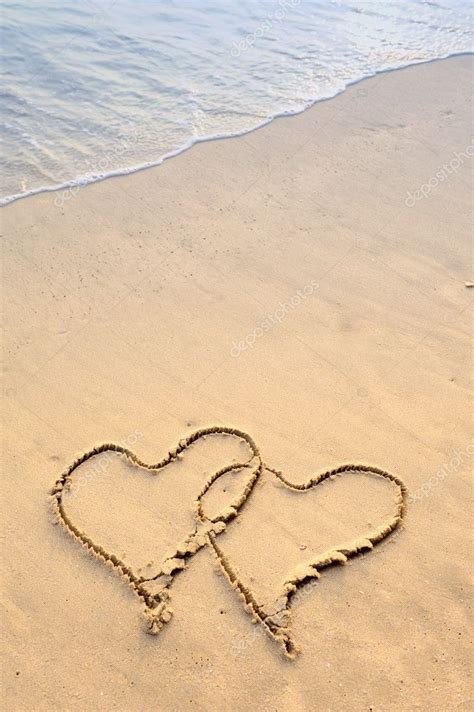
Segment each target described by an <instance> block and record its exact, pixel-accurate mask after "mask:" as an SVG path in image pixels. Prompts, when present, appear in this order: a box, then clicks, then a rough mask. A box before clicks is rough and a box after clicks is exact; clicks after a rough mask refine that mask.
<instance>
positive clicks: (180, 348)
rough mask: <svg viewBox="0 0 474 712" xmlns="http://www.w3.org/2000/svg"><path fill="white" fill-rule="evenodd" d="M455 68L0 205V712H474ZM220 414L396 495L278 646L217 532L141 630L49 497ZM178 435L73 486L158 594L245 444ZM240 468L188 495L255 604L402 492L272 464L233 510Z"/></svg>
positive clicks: (312, 591) (461, 175)
mask: <svg viewBox="0 0 474 712" xmlns="http://www.w3.org/2000/svg"><path fill="white" fill-rule="evenodd" d="M471 81H472V58H471V57H469V56H459V57H452V58H450V59H447V60H440V61H436V62H432V63H426V64H420V65H418V66H414V67H408V68H406V69H401V70H398V71H394V72H389V73H383V74H379V75H376V76H375V77H373V78H371V79H367V80H364V81H362V82H360V83H358V84H355V85H353V86H351V87H349V88H348V89H347V90H346V91H345V92H343V93H342V94H340V95H339V96H337V97H335V98H333V99H330V100H328V101H324V102H319V103H317V104H316V105H315V106H314V107H312V108H311V109H308V110H307V111H305V112H303V113H302V114H299V115H297V116H293V117H287V118H280V119H277V120H275V121H273V122H272V123H271V124H269V125H268V126H265V127H263V128H260V129H258V130H256V131H254V132H252V133H249V134H247V135H245V136H242V137H238V138H232V139H226V140H220V141H211V142H206V143H201V144H198V145H196V146H194V147H193V148H192V149H190V150H189V151H187V152H185V153H183V154H181V155H180V156H178V157H176V158H173V159H170V160H168V161H166V162H165V163H164V164H163V165H162V166H159V167H157V168H152V169H149V170H145V171H142V172H139V173H136V174H134V175H131V176H124V177H119V178H112V179H109V180H106V181H103V182H100V183H95V184H93V185H90V186H87V187H83V188H80V189H76V190H74V191H69V192H68V193H67V194H65V193H62V194H61V196H62V197H61V198H60V199H58V194H57V193H54V192H52V193H44V194H41V195H37V196H34V197H31V198H27V199H25V200H19V201H17V202H14V203H12V204H10V205H8V206H7V207H6V208H4V209H3V211H2V228H3V229H2V232H3V237H4V247H3V303H4V310H5V317H4V324H5V335H4V357H5V359H4V361H5V365H4V373H5V391H4V392H5V398H4V414H5V418H4V457H3V478H2V495H3V512H4V516H3V520H4V526H3V530H4V541H3V547H2V548H3V571H2V581H3V587H2V591H3V595H2V599H3V613H2V620H3V623H4V626H3V639H4V646H5V649H6V652H7V660H8V664H7V665H6V666H5V667H4V669H3V671H2V676H3V698H4V699H3V708H4V709H5V710H8V711H9V712H13V711H15V712H42V711H43V710H45V711H46V710H48V711H51V710H59V711H61V712H63V711H69V710H71V711H73V710H74V711H77V712H89V711H90V712H92V711H96V710H101V711H104V712H111V711H112V710H117V711H120V712H126V711H127V712H142V711H145V710H159V711H161V710H163V711H166V712H168V711H169V712H174V711H175V710H176V712H177V711H178V710H179V711H180V712H181V711H183V710H186V711H187V710H189V711H194V710H196V711H197V710H200V711H201V710H202V711H207V710H222V712H227V711H228V712H234V711H236V710H244V709H245V710H256V711H260V712H283V711H285V712H286V711H287V710H289V711H291V712H293V710H294V711H295V712H300V711H301V712H303V711H305V712H306V711H309V710H317V711H319V710H321V711H324V712H340V711H346V710H347V711H350V712H392V711H393V712H395V711H396V712H411V711H425V710H426V711H428V710H429V711H432V712H447V711H448V710H455V711H462V712H467V710H469V709H472V704H473V697H474V694H473V691H472V683H471V682H470V679H469V673H470V668H471V662H472V654H471V650H472V649H471V647H470V633H469V630H470V629H471V625H472V618H471V614H470V603H471V600H472V597H471V591H470V569H471V565H472V538H471V535H470V532H471V516H470V515H471V511H472V509H471V502H470V498H471V494H472V489H471V476H472V461H473V455H474V445H473V441H472V422H471V417H470V407H469V400H468V393H469V378H470V374H471V350H470V337H471V333H472V323H471V318H470V313H469V309H468V307H469V304H470V300H471V299H472V289H470V288H468V286H467V284H469V283H471V282H472V280H473V274H472V267H471V251H470V250H471V246H470V227H471V222H472V204H471V185H472V184H471V171H472V155H473V148H472V141H471V126H470V124H471V117H472V101H471V99H470V90H471ZM213 426H215V427H217V428H221V427H230V428H236V429H238V430H240V431H243V432H244V433H248V434H249V435H250V436H251V438H252V439H253V441H254V442H255V443H256V445H257V446H258V456H259V457H261V461H262V462H263V463H264V464H265V465H268V466H269V467H271V468H274V469H276V470H278V471H282V472H283V473H284V476H285V478H286V479H287V480H288V481H290V482H291V483H295V484H298V483H300V484H301V483H305V482H307V481H308V480H309V478H310V477H312V476H314V475H315V474H317V473H318V472H322V471H325V470H329V469H333V468H337V467H338V466H339V465H340V464H342V463H362V464H365V465H371V466H376V467H378V468H381V469H382V470H384V471H388V472H389V473H393V474H394V475H395V477H396V478H399V479H400V481H401V482H403V483H404V485H406V488H407V490H408V495H407V501H408V506H407V508H406V512H405V515H404V517H403V521H402V524H401V525H400V526H398V527H397V529H396V531H394V532H393V533H392V534H391V536H389V537H387V538H386V539H384V540H383V541H382V542H381V543H379V544H377V546H375V547H374V549H373V550H372V551H369V550H368V551H367V552H366V553H364V554H363V555H362V556H357V557H352V558H349V560H348V561H347V563H346V564H345V565H340V566H331V567H330V568H327V570H323V571H321V572H320V573H321V577H320V579H319V580H316V578H314V579H311V580H309V581H308V583H307V585H306V586H305V587H303V588H301V590H300V592H299V595H298V596H297V597H295V600H294V601H293V603H292V605H291V608H290V610H291V633H292V636H293V638H294V640H295V641H296V643H297V646H298V649H299V652H298V654H297V655H295V657H294V658H293V659H289V658H288V657H285V655H283V654H282V650H281V648H280V646H279V645H278V644H277V641H275V640H273V639H272V638H271V636H270V635H267V634H265V631H264V630H263V628H262V625H260V623H259V621H257V622H256V623H253V622H252V617H255V616H254V615H253V613H252V610H250V613H249V611H248V610H246V608H245V606H244V601H243V599H242V596H241V595H239V593H238V591H236V590H235V587H233V586H231V585H230V583H229V581H228V580H227V578H226V575H225V574H223V572H222V570H221V568H220V566H219V561H218V560H216V557H215V551H212V550H211V547H210V546H208V545H204V546H202V547H201V548H199V550H198V551H196V553H195V554H194V555H192V556H189V559H187V563H188V565H187V567H186V568H185V570H183V571H182V572H181V573H179V575H177V576H176V578H175V581H174V582H173V585H172V588H171V589H170V593H171V598H170V603H169V607H170V613H169V615H170V616H171V613H172V617H171V619H170V620H169V621H164V624H163V628H162V630H161V631H160V633H159V635H148V634H147V631H146V621H144V619H143V615H142V611H143V601H141V600H140V599H139V597H138V596H136V595H135V593H134V590H132V588H131V587H130V586H128V585H127V582H126V581H124V580H123V577H122V578H121V577H120V576H118V575H117V572H116V571H115V570H114V568H117V567H116V566H112V567H111V566H106V565H104V563H103V562H102V561H99V560H98V559H97V557H94V556H90V555H89V553H88V552H87V551H85V550H84V548H83V547H81V546H80V545H79V544H78V542H77V541H74V540H73V539H72V538H71V537H69V536H68V534H67V532H66V531H65V530H64V528H63V527H61V526H58V525H57V522H55V519H54V513H53V511H52V507H51V496H50V493H51V488H52V487H53V485H54V483H55V482H56V481H57V480H58V478H59V477H60V475H61V473H63V472H65V470H66V469H67V468H68V467H69V466H70V465H71V463H73V462H74V460H75V459H76V458H78V457H79V456H80V455H81V454H82V453H84V452H87V451H89V450H91V448H93V447H94V446H97V445H100V444H101V443H117V444H120V445H122V446H123V447H126V448H128V449H130V450H131V451H133V452H134V453H136V455H137V456H138V457H139V458H140V459H141V460H142V461H143V462H144V463H157V462H158V461H160V460H162V458H164V457H165V456H166V455H167V453H168V452H169V451H170V449H172V448H175V447H176V446H177V444H178V443H179V442H180V441H181V440H182V439H183V438H186V437H188V436H190V434H191V433H193V432H195V431H198V430H199V429H203V428H209V427H213ZM183 447H184V446H183ZM175 455H176V457H173V458H172V461H171V462H170V464H169V465H167V466H166V467H163V468H162V469H161V470H160V471H158V472H156V473H155V474H150V472H149V471H147V470H146V469H144V468H143V467H140V466H138V465H135V464H133V463H130V462H127V461H126V460H125V459H124V458H123V457H120V456H119V454H117V453H110V452H108V453H107V452H104V453H102V454H99V455H98V456H97V457H96V458H95V460H94V466H90V463H85V464H84V465H81V466H80V467H79V468H78V471H77V474H78V475H79V476H80V477H81V479H80V481H79V479H78V480H74V481H73V482H72V486H71V489H70V490H69V491H67V492H66V491H65V492H64V502H65V505H64V506H65V507H66V508H67V511H68V514H69V516H70V518H71V521H73V522H74V525H75V526H76V527H77V529H78V530H79V531H80V532H83V533H85V535H86V536H88V537H90V539H91V540H92V541H94V542H98V543H99V544H100V546H101V547H103V549H104V550H105V551H107V552H109V553H110V554H113V555H114V556H115V557H116V559H117V561H120V562H123V563H124V564H125V565H126V567H127V571H133V573H134V575H135V576H136V577H137V580H138V579H142V580H147V581H148V583H145V584H143V585H144V586H145V587H146V586H148V587H149V590H150V591H152V593H154V592H155V590H156V589H153V585H154V584H150V579H153V578H154V577H155V576H162V575H165V574H163V569H162V567H161V562H162V561H163V560H164V559H165V558H166V557H167V556H169V555H172V554H173V552H174V551H176V549H177V547H179V546H180V545H181V542H183V541H184V540H185V539H186V537H187V536H188V534H189V532H191V531H193V528H194V527H195V525H196V518H195V514H194V503H195V501H196V499H197V498H198V496H199V495H200V493H201V492H202V491H203V488H204V487H205V484H206V481H207V480H208V478H209V477H211V476H212V474H213V473H214V472H216V471H218V470H219V469H220V468H225V467H227V466H228V465H229V463H242V462H244V461H245V460H246V458H248V452H247V449H246V447H245V442H244V441H242V440H241V438H239V437H232V436H229V435H227V436H226V435H222V434H215V435H212V434H209V435H208V436H207V437H206V439H205V440H204V439H202V438H201V439H200V440H199V442H196V443H195V445H193V446H192V447H190V448H189V449H186V450H184V451H183V452H182V453H179V452H178V453H177V454H176V453H175ZM178 455H179V457H178ZM252 462H253V465H255V463H256V462H257V460H253V461H252ZM252 472H253V470H252ZM250 476H251V468H243V469H242V470H240V471H239V472H238V473H234V474H233V473H232V472H229V473H227V474H224V475H223V476H222V477H220V478H219V479H218V480H217V481H216V482H215V483H214V484H213V485H212V487H210V488H209V491H208V492H206V493H205V495H204V496H203V498H202V506H203V508H204V510H205V512H206V513H208V512H211V513H212V514H210V515H209V516H212V518H214V519H218V518H219V516H221V517H222V518H223V520H225V522H224V523H225V524H226V526H225V529H224V527H222V529H223V531H219V532H217V533H216V535H215V541H216V543H217V545H218V547H219V550H220V551H222V552H224V555H225V557H226V561H229V562H232V571H235V572H237V574H238V577H239V581H243V582H245V585H246V589H247V590H248V591H249V592H250V593H249V594H248V595H249V596H251V598H252V600H254V601H256V602H257V603H256V604H255V605H257V604H258V605H260V604H261V605H262V606H263V607H264V608H265V609H266V610H267V609H269V607H271V605H273V603H272V602H275V601H277V600H279V597H281V591H282V586H283V584H284V583H285V582H288V580H289V577H291V576H293V574H294V572H295V571H300V572H301V571H304V567H305V566H306V565H307V564H308V562H310V561H312V560H314V559H315V557H316V558H317V557H318V556H319V555H321V554H323V553H324V552H327V551H333V550H335V549H337V548H338V547H339V549H340V548H341V547H342V546H343V545H345V544H346V543H352V542H354V541H356V542H357V541H359V540H360V539H361V538H362V539H363V538H364V537H366V536H367V532H370V531H372V530H377V528H380V527H383V526H384V523H385V522H387V521H389V522H390V521H391V520H392V519H393V517H394V516H395V515H394V513H395V514H396V513H397V511H399V510H398V509H397V507H398V505H399V502H400V500H399V492H397V487H396V483H394V482H387V481H386V480H384V479H383V478H380V477H373V476H372V477H371V476H369V475H365V474H363V473H352V474H348V475H344V476H342V477H334V476H333V477H332V478H331V479H328V480H326V481H325V482H324V483H321V485H320V486H319V487H313V488H311V489H308V490H305V491H295V490H292V489H289V488H288V487H286V486H285V485H284V483H283V482H282V481H281V480H279V479H278V477H276V476H275V475H274V473H272V472H270V471H269V470H266V469H264V470H263V471H262V473H261V475H260V476H259V477H258V479H257V480H256V481H255V482H254V483H253V487H252V490H251V491H250V492H249V493H248V496H246V499H245V501H243V500H242V493H243V492H244V488H245V482H246V481H247V479H246V478H249V477H250ZM236 498H237V500H239V498H240V500H239V501H240V504H241V505H242V506H241V507H240V508H237V509H236V510H235V511H234V512H229V507H231V505H232V504H233V503H234V502H235V501H236ZM234 514H236V516H234ZM231 515H232V516H231ZM203 541H204V540H203ZM188 553H189V552H188ZM187 556H188V554H187V553H186V556H185V555H184V554H183V557H184V558H183V561H184V560H185V558H186V557H187ZM160 567H161V568H160ZM301 567H303V569H302V568H301ZM122 573H124V572H123V571H122ZM155 584H156V582H155ZM152 589H153V590H152ZM247 603H248V601H247ZM248 607H249V606H247V608H248ZM250 608H252V606H250ZM470 624H471V625H470ZM262 630H263V632H262Z"/></svg>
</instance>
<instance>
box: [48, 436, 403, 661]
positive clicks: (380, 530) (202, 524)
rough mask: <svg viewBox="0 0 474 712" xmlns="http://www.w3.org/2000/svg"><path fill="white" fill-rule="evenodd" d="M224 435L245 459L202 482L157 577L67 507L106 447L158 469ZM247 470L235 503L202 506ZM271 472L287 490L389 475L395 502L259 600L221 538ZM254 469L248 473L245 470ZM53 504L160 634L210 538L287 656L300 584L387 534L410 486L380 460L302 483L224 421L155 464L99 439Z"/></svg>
mask: <svg viewBox="0 0 474 712" xmlns="http://www.w3.org/2000/svg"><path fill="white" fill-rule="evenodd" d="M215 434H218V435H225V436H232V437H234V438H237V439H238V440H239V441H240V442H242V443H243V444H244V445H245V446H246V449H247V451H248V457H247V459H246V460H244V461H243V462H239V463H236V462H233V463H232V464H231V465H227V466H226V467H223V468H221V469H219V470H218V471H217V472H215V473H214V474H213V475H212V476H211V477H209V478H208V480H207V481H206V482H205V484H204V486H203V487H202V489H201V491H200V493H199V495H198V496H197V499H196V501H195V510H194V511H195V514H194V517H195V525H194V527H193V529H192V530H191V531H190V532H189V533H188V534H187V536H186V537H185V539H184V541H182V542H181V543H179V542H178V543H177V544H176V547H175V549H174V552H173V554H172V555H170V556H167V557H166V559H164V560H163V561H162V562H161V564H160V565H159V567H158V571H157V573H155V572H154V574H155V575H153V576H152V577H148V578H146V577H144V576H141V575H140V574H139V571H135V570H133V569H132V567H131V566H130V565H129V564H127V563H125V561H124V560H123V558H120V557H119V556H118V555H117V553H113V552H109V551H108V550H106V548H105V547H104V546H103V545H102V544H101V543H99V542H96V541H93V539H92V538H91V537H90V536H89V535H88V534H87V533H85V532H83V531H81V530H80V529H79V527H78V526H77V525H76V524H75V523H74V521H73V519H72V516H71V514H70V513H68V511H67V507H66V502H65V499H66V498H65V497H64V494H65V493H66V492H67V491H68V490H69V489H70V488H71V485H72V480H73V474H74V473H75V471H76V470H77V469H78V468H79V467H80V466H81V465H83V464H84V463H85V462H87V461H91V460H93V459H94V458H97V457H98V456H100V455H101V454H102V453H116V454H118V455H119V456H121V457H123V458H125V459H126V460H127V462H129V463H131V464H133V465H134V466H135V467H136V468H137V469H139V470H140V469H141V470H142V471H146V472H153V473H155V474H158V473H159V471H160V470H163V469H164V468H166V467H167V466H168V465H170V464H171V463H173V462H174V461H176V460H178V459H181V458H182V453H183V452H184V451H185V450H187V449H188V448H191V447H192V446H193V445H194V444H195V443H196V442H197V441H198V440H201V439H205V438H206V437H207V436H210V435H215ZM242 471H243V472H244V474H245V479H244V482H243V485H242V487H241V491H240V492H239V493H238V494H237V496H236V497H235V498H234V500H233V501H232V502H231V504H230V505H228V506H226V507H225V508H223V509H222V511H220V512H219V513H218V514H217V515H215V516H213V517H209V516H207V515H206V513H205V511H204V505H203V497H204V496H205V494H206V493H207V492H208V491H209V490H210V488H211V487H212V485H213V484H214V483H215V482H217V481H218V480H219V478H221V477H223V476H225V475H227V474H229V473H233V472H242ZM264 471H266V473H268V474H270V475H271V476H272V477H275V478H277V480H278V481H279V483H280V484H281V486H283V487H284V488H287V489H288V490H289V491H293V492H299V493H304V492H308V491H309V490H313V489H314V488H316V487H317V486H318V485H319V484H321V483H322V482H324V481H325V480H327V479H329V478H331V479H333V478H334V476H336V475H342V474H345V473H352V474H357V473H364V474H368V475H372V476H374V477H377V478H383V479H386V480H389V481H390V482H391V483H393V484H394V485H395V486H396V487H397V488H398V494H397V499H396V504H395V510H394V512H393V513H392V515H391V516H390V517H389V518H388V519H387V521H385V522H384V523H383V524H381V525H379V526H378V527H377V528H374V529H372V530H371V531H368V532H366V533H365V534H364V535H363V536H362V537H359V538H357V539H355V540H353V541H351V542H349V543H347V544H344V545H339V546H337V547H336V548H330V549H328V550H326V551H325V552H323V553H322V554H318V555H312V554H311V553H307V552H305V555H304V556H302V560H301V563H300V564H299V565H298V566H296V567H295V569H294V570H293V572H292V573H290V574H288V575H286V577H285V579H284V581H283V582H282V587H281V590H280V592H279V595H278V596H277V598H276V600H275V601H273V602H272V603H270V604H269V603H268V602H266V603H265V604H262V603H259V602H258V601H257V598H256V595H255V593H254V592H253V591H252V590H251V588H250V587H249V586H248V585H247V584H246V583H244V581H243V580H242V579H241V577H240V574H239V573H238V571H237V569H236V567H235V566H234V564H233V563H232V561H231V558H230V557H229V555H226V553H225V551H224V550H223V547H222V545H221V544H220V543H218V537H219V535H220V534H221V533H222V532H223V531H225V530H226V528H227V527H228V526H229V525H230V523H231V521H232V520H233V519H235V518H236V517H237V516H238V515H239V513H240V510H241V508H242V507H243V506H244V505H245V504H247V506H249V505H248V503H249V502H250V501H251V494H252V490H253V488H254V486H255V484H256V483H257V481H258V480H259V478H260V477H261V476H262V473H263V472H264ZM247 473H248V474H247ZM51 498H52V506H53V511H54V514H55V517H56V519H57V520H58V521H59V523H60V524H61V525H62V526H63V527H64V528H65V529H66V531H67V532H68V533H69V534H70V535H71V536H72V537H73V538H74V539H75V540H76V541H78V542H79V543H80V544H81V545H82V546H83V547H85V548H86V549H87V550H88V552H89V553H91V554H92V555H93V556H95V557H96V558H97V559H99V560H101V561H102V562H104V563H105V564H107V565H108V566H111V567H113V568H114V569H115V570H116V571H117V572H118V573H119V574H120V575H121V576H122V577H123V578H124V579H125V581H126V582H127V583H128V584H129V585H130V586H131V588H132V589H133V591H134V593H135V594H136V595H137V596H138V597H139V598H140V599H141V600H142V602H143V603H144V616H145V620H146V623H147V631H148V632H149V633H153V634H157V633H159V631H160V630H161V628H162V627H163V625H164V624H165V623H167V622H168V621H169V620H170V619H171V615H172V613H171V609H170V607H169V600H170V589H171V587H172V584H173V581H174V579H175V577H176V576H177V575H178V574H179V573H180V572H181V571H182V570H183V569H185V568H186V567H187V565H188V563H189V560H190V559H191V558H192V556H193V555H194V554H195V553H196V552H197V551H199V549H201V548H202V547H204V546H207V547H208V548H209V549H210V551H211V552H212V554H213V555H214V556H215V558H216V560H217V563H218V565H219V567H220V568H221V570H222V572H223V574H224V576H225V578H226V580H227V581H228V582H229V583H230V585H231V586H232V587H233V588H234V589H235V590H236V592H237V593H238V594H239V596H240V597H241V600H242V601H243V603H244V605H245V608H246V610H247V611H248V612H249V613H250V614H251V615H252V617H253V619H254V620H255V621H257V622H258V623H260V624H261V626H262V627H263V630H264V631H265V632H266V633H267V634H268V635H269V636H270V637H271V638H272V639H273V640H274V641H275V642H277V643H278V644H279V645H280V647H281V649H282V651H283V653H284V654H285V655H286V656H288V657H294V655H295V653H296V652H297V646H296V645H295V643H294V641H293V639H292V636H291V632H290V610H291V603H292V600H293V599H294V597H295V594H296V593H297V592H298V590H299V589H300V588H301V587H302V586H303V585H304V584H306V583H307V582H308V581H311V580H315V579H318V578H319V577H320V575H321V574H320V572H321V571H322V570H323V569H325V568H328V567H330V566H332V565H334V564H343V563H345V562H346V561H347V560H348V559H349V558H351V557H354V556H357V555H359V554H361V553H363V552H367V551H369V550H371V549H373V547H374V546H375V545H376V544H378V543H379V542H380V541H382V540H383V539H385V538H386V537H387V536H388V535H389V534H390V533H391V532H393V531H394V529H396V527H397V526H398V525H399V524H400V522H401V520H402V518H403V514H404V509H405V500H406V488H405V485H404V484H403V482H402V481H401V480H400V479H399V478H398V477H396V476H395V475H392V474H390V473H389V472H386V471H385V470H381V469H379V468H376V467H371V466H367V465H341V466H340V467H338V468H336V469H334V470H330V471H327V472H323V473H321V474H319V475H317V476H315V477H313V478H311V479H310V480H308V482H306V483H303V484H293V483H291V482H290V481H289V480H288V479H286V478H285V477H284V475H283V474H282V473H281V472H279V471H277V470H275V469H273V468H271V467H268V466H267V465H265V464H264V462H263V461H262V458H261V455H260V451H259V449H258V448H257V446H256V444H255V442H254V441H253V439H252V438H251V437H250V435H248V434H247V433H245V432H244V431H242V430H237V429H235V428H229V427H223V426H211V427H209V428H204V429H201V430H198V431H196V432H194V433H192V434H191V435H190V436H188V437H186V438H185V439H183V440H181V441H180V442H179V443H178V445H177V447H176V448H174V449H173V450H171V451H170V452H169V453H168V455H166V456H165V457H164V458H163V459H162V460H160V461H159V462H157V463H155V464H151V465H150V464H147V463H145V462H143V461H142V460H140V459H139V458H138V457H137V456H136V455H135V454H134V453H133V452H132V451H131V450H129V449H128V448H126V447H123V446H121V445H115V444H113V443H105V444H103V445H99V446H98V447H95V448H94V449H92V450H90V451H89V452H87V453H85V454H84V455H82V456H81V457H79V458H78V459H77V460H76V461H75V462H73V463H72V464H71V465H70V466H69V467H68V469H67V470H66V471H65V472H64V473H63V474H62V475H61V476H60V478H59V479H58V480H57V481H56V483H55V485H54V487H53V488H52V491H51Z"/></svg>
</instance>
